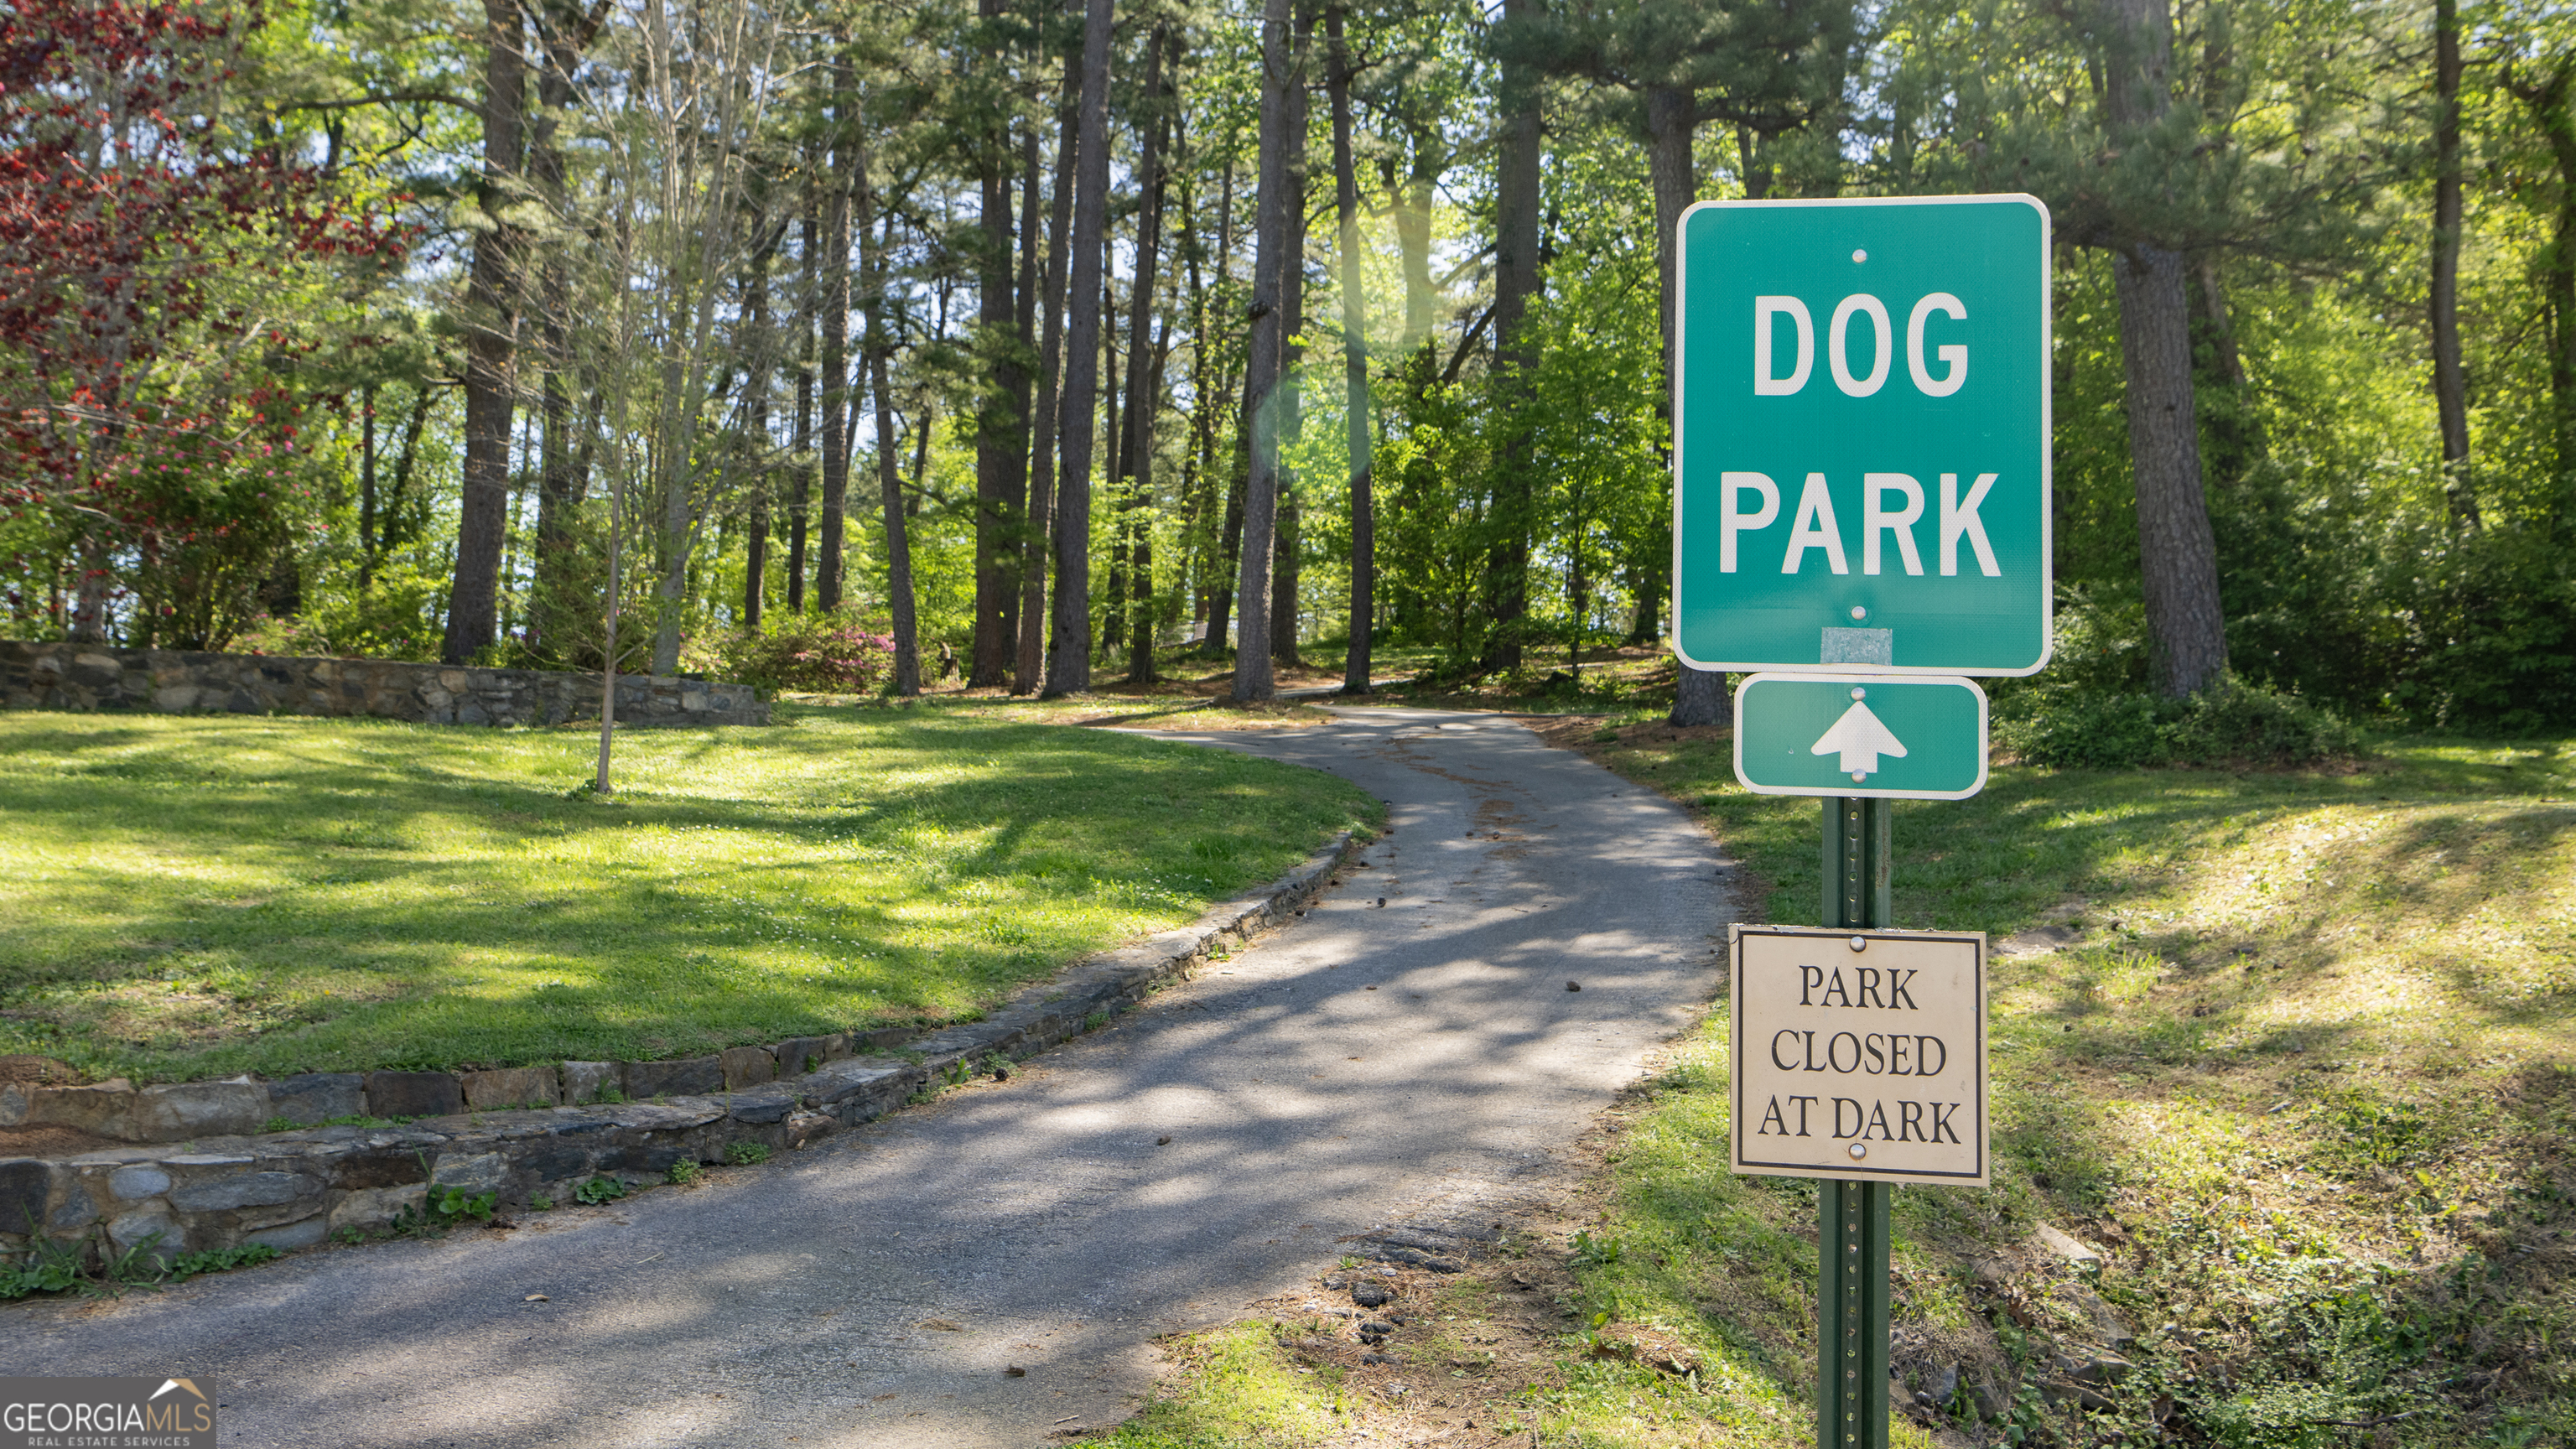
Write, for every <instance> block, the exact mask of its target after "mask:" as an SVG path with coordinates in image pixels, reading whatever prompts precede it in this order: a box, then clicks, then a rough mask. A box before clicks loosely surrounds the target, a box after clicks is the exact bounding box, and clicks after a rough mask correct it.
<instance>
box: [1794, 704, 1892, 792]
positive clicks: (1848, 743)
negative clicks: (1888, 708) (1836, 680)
mask: <svg viewBox="0 0 2576 1449" xmlns="http://www.w3.org/2000/svg"><path fill="white" fill-rule="evenodd" d="M1852 693H1854V694H1858V693H1860V691H1859V690H1857V689H1855V690H1853V691H1852ZM1790 738H1792V739H1795V738H1797V736H1795V735H1792V736H1790ZM1838 751H1839V752H1840V753H1841V755H1842V757H1843V758H1842V765H1841V768H1842V769H1843V770H1845V771H1847V772H1848V773H1849V774H1850V775H1851V777H1852V778H1853V779H1855V780H1857V779H1859V778H1860V777H1861V776H1863V775H1874V774H1876V773H1878V757H1879V756H1881V755H1894V756H1895V757H1896V758H1898V759H1900V760H1901V759H1904V758H1905V742H1904V741H1903V740H1900V739H1898V738H1897V737H1896V736H1894V735H1892V734H1889V733H1888V732H1887V726H1886V725H1884V724H1881V723H1880V722H1879V718H1878V716H1877V715H1874V714H1871V713H1870V712H1869V706H1868V705H1866V704H1862V703H1860V702H1859V701H1857V700H1855V701H1853V703H1852V707H1851V708H1849V709H1847V710H1844V711H1843V717H1842V718H1841V719H1838V720H1835V721H1834V727H1833V728H1832V729H1829V730H1827V731H1825V737H1824V738H1823V739H1820V740H1818V741H1816V742H1815V744H1813V745H1811V746H1809V747H1808V750H1807V753H1809V754H1811V755H1830V754H1834V753H1836V752H1838Z"/></svg>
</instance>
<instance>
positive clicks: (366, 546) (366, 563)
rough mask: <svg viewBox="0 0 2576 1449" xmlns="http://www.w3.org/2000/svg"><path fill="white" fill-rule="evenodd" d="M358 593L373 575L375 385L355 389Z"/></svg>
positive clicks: (363, 589) (374, 533)
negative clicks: (356, 404) (356, 391)
mask: <svg viewBox="0 0 2576 1449" xmlns="http://www.w3.org/2000/svg"><path fill="white" fill-rule="evenodd" d="M358 427H359V432H358V592H359V593H361V594H363V593H365V592H366V591H367V588H368V586H369V585H371V584H373V583H374V582H375V573H376V385H375V384H374V383H372V382H371V383H367V384H366V385H364V386H362V387H360V388H359V389H358Z"/></svg>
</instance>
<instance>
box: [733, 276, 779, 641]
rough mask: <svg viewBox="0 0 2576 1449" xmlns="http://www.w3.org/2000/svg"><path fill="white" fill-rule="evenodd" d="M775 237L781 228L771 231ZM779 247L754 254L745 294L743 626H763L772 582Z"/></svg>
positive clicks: (757, 628) (752, 629)
mask: <svg viewBox="0 0 2576 1449" xmlns="http://www.w3.org/2000/svg"><path fill="white" fill-rule="evenodd" d="M771 235H772V237H773V238H775V237H776V236H777V235H778V233H777V232H772V233H771ZM776 251H777V243H776V241H775V240H772V241H771V242H770V243H768V244H767V245H764V246H762V247H761V248H760V249H759V250H758V251H757V252H756V253H754V254H753V256H752V259H751V276H750V277H749V278H748V284H747V286H746V288H745V293H746V295H745V297H744V299H743V320H744V322H745V324H746V326H745V331H746V332H747V333H748V334H749V336H750V338H751V346H752V349H753V360H752V364H751V376H750V378H749V379H748V380H747V381H746V382H745V384H744V389H745V390H744V403H745V405H746V406H745V408H744V426H743V437H742V440H741V444H740V446H742V447H743V448H745V449H748V450H750V452H751V456H752V460H753V462H754V466H753V468H752V470H751V500H750V506H749V509H748V513H749V518H748V519H747V520H746V523H747V526H748V531H749V534H750V537H749V538H748V539H747V540H746V541H745V544H744V548H743V565H742V627H743V628H745V629H748V630H751V631H753V632H755V633H757V632H758V631H759V629H760V608H761V604H762V602H763V598H762V595H763V594H764V593H765V592H766V586H767V585H768V582H769V479H770V475H771V473H772V472H773V471H774V469H773V468H772V467H771V465H770V461H769V448H770V445H769V360H770V358H771V357H773V356H774V355H775V353H774V351H773V350H772V349H773V347H774V344H773V343H772V342H771V340H770V338H769V336H768V332H769V267H770V263H771V261H772V259H773V257H774V256H775V254H776Z"/></svg>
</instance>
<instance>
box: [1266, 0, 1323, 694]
mask: <svg viewBox="0 0 2576 1449" xmlns="http://www.w3.org/2000/svg"><path fill="white" fill-rule="evenodd" d="M1314 53H1315V8H1314V4H1313V3H1312V0H1307V3H1303V4H1300V5H1299V6H1298V7H1297V61H1296V64H1297V83H1296V85H1295V86H1293V87H1291V88H1290V89H1289V92H1288V135H1287V144H1288V157H1287V170H1288V217H1287V225H1288V240H1287V244H1286V245H1285V246H1284V247H1283V248H1282V249H1281V252H1280V257H1279V308H1280V320H1279V389H1278V396H1279V454H1280V456H1279V465H1278V471H1279V522H1278V528H1277V533H1276V534H1275V536H1274V541H1273V547H1274V548H1275V550H1276V556H1275V557H1274V558H1273V559H1272V560H1271V564H1270V568H1271V584H1270V658H1271V661H1272V662H1273V663H1274V664H1277V665H1278V666H1280V667H1282V668H1286V669H1302V668H1304V667H1305V663H1306V661H1305V660H1304V659H1303V658H1301V657H1299V655H1298V653H1297V626H1298V625H1299V623H1301V622H1302V621H1303V618H1304V614H1305V610H1304V607H1303V603H1302V601H1301V600H1300V598H1299V590H1300V588H1301V586H1302V585H1303V584H1304V582H1305V569H1304V563H1305V552H1304V550H1305V526H1304V525H1305V517H1304V500H1303V498H1302V497H1301V496H1300V493H1299V489H1298V487H1297V482H1298V478H1297V470H1296V469H1295V467H1294V466H1292V465H1291V464H1290V463H1289V462H1288V459H1289V457H1291V456H1292V451H1291V450H1292V449H1293V448H1294V447H1295V446H1296V443H1297V441H1298V440H1299V439H1300V438H1302V437H1304V436H1305V433H1306V396H1305V386H1306V378H1305V361H1306V348H1305V344H1304V343H1303V342H1301V341H1299V339H1300V338H1301V337H1303V336H1304V335H1305V331H1306V235H1307V214H1306V182H1307V179H1308V174H1309V173H1308V166H1307V162H1306V112H1307V96H1306V79H1307V77H1306V63H1307V59H1308V57H1310V56H1312V55H1313V54H1314Z"/></svg>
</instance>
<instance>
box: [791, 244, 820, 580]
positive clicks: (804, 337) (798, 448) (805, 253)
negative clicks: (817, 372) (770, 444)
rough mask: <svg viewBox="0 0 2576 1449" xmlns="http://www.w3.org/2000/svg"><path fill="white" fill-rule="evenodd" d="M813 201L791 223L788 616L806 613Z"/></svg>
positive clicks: (815, 282) (815, 260) (815, 267)
mask: <svg viewBox="0 0 2576 1449" xmlns="http://www.w3.org/2000/svg"><path fill="white" fill-rule="evenodd" d="M813 201H814V198H813V196H812V195H811V194H810V193H809V194H808V196H807V198H806V203H807V205H806V211H805V215H804V216H802V217H801V218H799V219H798V220H797V223H796V237H797V241H798V247H797V257H798V261H799V264H800V265H801V267H802V268H803V272H804V277H803V280H802V281H801V283H800V284H799V285H798V287H797V289H796V299H797V300H796V432H795V462H794V463H793V464H792V465H791V466H792V467H793V468H794V470H795V474H796V477H795V481H794V482H793V483H792V484H791V485H790V492H789V495H788V497H789V502H788V505H787V612H789V613H791V614H797V615H802V614H803V613H804V612H805V527H806V521H807V516H808V512H809V510H811V509H812V507H813V504H814V313H815V311H816V307H815V299H816V298H817V297H818V296H819V295H820V293H821V290H822V286H821V276H820V271H819V268H820V252H819V249H818V247H817V240H816V237H815V225H814V211H813V205H812V203H813Z"/></svg>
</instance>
